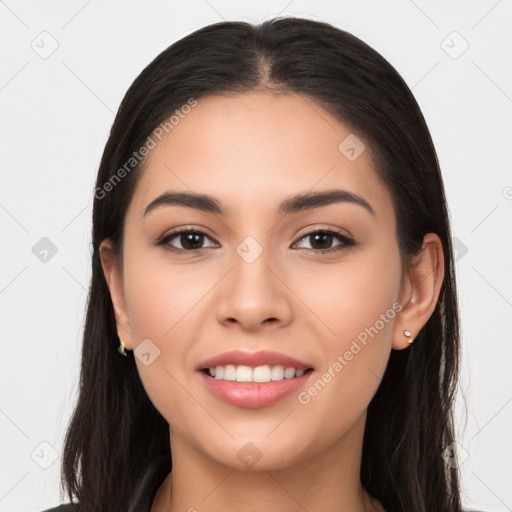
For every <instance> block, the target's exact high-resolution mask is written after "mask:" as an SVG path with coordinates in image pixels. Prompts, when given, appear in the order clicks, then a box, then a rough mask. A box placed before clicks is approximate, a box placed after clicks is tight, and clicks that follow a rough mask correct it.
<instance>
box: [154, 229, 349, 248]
mask: <svg viewBox="0 0 512 512" xmlns="http://www.w3.org/2000/svg"><path fill="white" fill-rule="evenodd" d="M187 233H194V234H198V235H204V236H206V237H207V238H211V237H210V236H208V235H207V234H206V233H205V232H204V231H201V230H200V229H195V228H185V229H180V230H177V231H172V232H171V233H168V234H166V235H163V236H161V237H160V238H159V239H158V240H157V241H156V242H155V244H154V245H156V246H164V245H168V244H169V242H170V241H171V240H172V239H173V238H176V237H177V236H178V235H182V234H187ZM319 233H321V234H324V235H334V236H335V237H336V238H337V239H338V240H339V241H340V242H341V244H340V245H337V246H335V247H332V248H330V249H304V250H306V251H312V252H313V253H315V254H327V253H332V252H338V251H340V250H342V249H344V248H348V247H353V246H354V245H355V241H354V240H353V239H352V238H349V237H348V236H346V235H344V234H342V233H341V232H339V231H334V230H331V229H316V230H313V231H309V232H307V233H304V234H303V235H302V236H301V237H300V238H299V239H298V240H297V242H300V241H301V240H303V239H304V238H307V237H309V236H312V235H316V234H319ZM166 249H167V250H169V251H172V252H176V253H181V254H183V253H197V252H199V251H202V250H204V249H214V247H205V248H203V249H190V250H187V249H178V248H176V247H171V246H168V247H166Z"/></svg>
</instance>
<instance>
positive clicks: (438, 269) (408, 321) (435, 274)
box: [393, 233, 444, 350]
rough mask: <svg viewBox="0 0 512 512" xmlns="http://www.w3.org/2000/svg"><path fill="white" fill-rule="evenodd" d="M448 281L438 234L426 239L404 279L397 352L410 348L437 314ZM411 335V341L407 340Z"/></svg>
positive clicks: (396, 331)
mask: <svg viewBox="0 0 512 512" xmlns="http://www.w3.org/2000/svg"><path fill="white" fill-rule="evenodd" d="M443 279H444V254H443V244H442V243H441V240H440V239H439V237H438V236H437V235H436V234H434V233H428V234H427V235H425V237H424V238H423V245H422V247H421V251H420V253H419V254H417V255H415V256H414V258H413V261H412V264H411V268H410V269H409V272H408V274H407V275H405V276H404V281H403V285H402V293H401V297H400V304H401V305H402V310H401V311H400V313H399V314H398V316H397V320H396V322H395V326H394V331H393V348H394V349H395V350H402V349H404V348H407V347H408V346H409V343H408V340H412V339H414V338H415V337H416V336H417V335H418V333H419V331H420V330H421V329H422V327H423V326H424V325H425V324H426V323H427V321H428V319H429V318H430V316H431V315H432V313H433V312H434V310H435V308H436V304H437V300H438V298H439V292H440V291H441V286H442V284H443ZM404 331H409V332H410V333H411V337H410V338H408V337H407V336H405V334H404Z"/></svg>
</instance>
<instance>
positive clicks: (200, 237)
mask: <svg viewBox="0 0 512 512" xmlns="http://www.w3.org/2000/svg"><path fill="white" fill-rule="evenodd" d="M206 239H209V240H211V238H210V237H209V236H208V235H207V234H206V233H204V232H203V231H200V230H197V229H182V230H179V231H174V232H172V233H169V234H167V235H164V236H163V237H162V238H161V239H159V240H158V241H157V242H156V245H163V246H165V247H166V248H168V249H169V250H171V251H176V252H194V251H199V250H201V249H207V248H208V247H203V244H204V242H205V240H206ZM174 240H176V241H174ZM171 241H174V242H173V243H172V244H171ZM174 244H179V246H178V247H176V245H174ZM210 247H212V246H210Z"/></svg>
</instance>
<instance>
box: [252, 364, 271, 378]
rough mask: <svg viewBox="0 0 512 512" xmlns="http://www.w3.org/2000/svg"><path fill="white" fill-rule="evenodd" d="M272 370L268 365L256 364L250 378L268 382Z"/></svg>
mask: <svg viewBox="0 0 512 512" xmlns="http://www.w3.org/2000/svg"><path fill="white" fill-rule="evenodd" d="M271 377H272V372H271V371H270V366H268V365H265V366H257V367H256V368H254V370H253V371H252V380H253V381H254V382H270V381H271V380H272V378H271Z"/></svg>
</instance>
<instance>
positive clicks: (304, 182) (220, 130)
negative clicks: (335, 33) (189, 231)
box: [132, 92, 390, 215]
mask: <svg viewBox="0 0 512 512" xmlns="http://www.w3.org/2000/svg"><path fill="white" fill-rule="evenodd" d="M187 111H188V113H187V114H182V115H181V116H180V117H179V119H178V118H177V117H176V118H175V119H176V120H178V122H175V123H174V125H173V127H172V128H171V129H169V128H168V133H167V134H164V136H163V137H162V140H161V141H157V144H156V147H155V148H154V149H152V150H151V152H150V154H149V155H148V159H147V161H146V165H145V168H144V169H143V171H142V176H141V179H140V181H139V184H138V186H137V189H136V191H135V194H134V197H133V201H132V206H133V208H134V209H135V210H136V211H137V212H138V213H140V215H142V213H143V211H144V208H145V207H146V206H147V204H148V203H149V202H151V200H152V199H154V198H155V197H156V196H158V195H160V194H161V193H162V192H165V191H188V192H195V193H205V194H209V195H215V197H218V198H219V199H220V200H221V202H222V203H223V204H224V205H226V210H227V211H228V213H229V212H231V213H233V214H236V212H237V210H240V209H241V208H245V209H250V208H252V207H257V208H258V209H259V211H260V212H262V213H263V211H264V209H265V205H268V206H269V207H271V206H272V205H274V206H275V205H277V204H278V203H281V202H282V199H283V198H284V197H289V196H291V195H293V194H296V193H305V192H308V191H316V190H325V189H332V188H343V189H345V190H348V191H350V192H352V193H355V194H358V195H361V196H363V197H365V198H366V199H367V200H369V201H372V202H373V203H374V204H373V205H372V206H374V208H375V210H376V211H377V210H379V209H381V210H382V209H386V208H389V206H390V198H389V194H388V192H387V190H386V189H385V187H384V185H383V184H382V182H381V181H380V179H379V178H378V175H377V173H376V172H375V170H374V169H373V161H372V158H371V154H370V150H369V148H368V145H367V144H366V143H365V141H364V140H363V137H362V136H361V135H359V137H358V136H357V135H356V134H355V133H353V131H352V130H351V128H350V127H348V126H347V125H345V124H343V123H341V122H339V121H338V120H336V119H335V118H334V117H332V116H331V115H330V114H329V113H327V112H326V111H325V110H323V109H322V107H320V106H319V105H318V104H317V103H315V102H314V101H313V100H311V99H310V98H307V97H305V96H302V95H296V94H293V95H278V96H276V95H271V94H266V93H260V92H253V93H246V94H239V95H233V96H224V95H215V96H209V97H206V98H200V99H198V100H197V105H196V106H195V107H193V108H191V109H190V110H189V109H187ZM354 156H355V157H356V158H354ZM380 203H382V204H380ZM386 203H387V204H386Z"/></svg>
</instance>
